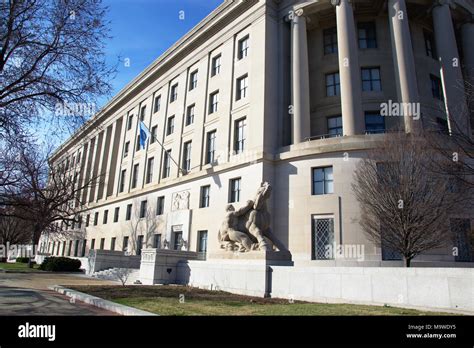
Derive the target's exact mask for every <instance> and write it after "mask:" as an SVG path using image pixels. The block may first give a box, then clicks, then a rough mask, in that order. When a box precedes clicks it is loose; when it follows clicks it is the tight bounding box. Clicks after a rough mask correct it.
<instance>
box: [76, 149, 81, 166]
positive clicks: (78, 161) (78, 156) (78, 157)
mask: <svg viewBox="0 0 474 348" xmlns="http://www.w3.org/2000/svg"><path fill="white" fill-rule="evenodd" d="M80 162H81V153H80V152H79V153H78V154H77V162H76V163H77V164H79V163H80Z"/></svg>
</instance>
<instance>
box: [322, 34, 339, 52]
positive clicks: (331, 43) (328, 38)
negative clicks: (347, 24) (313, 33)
mask: <svg viewBox="0 0 474 348" xmlns="http://www.w3.org/2000/svg"><path fill="white" fill-rule="evenodd" d="M323 37H324V38H323V40H324V54H331V53H337V28H336V27H334V28H328V29H324V30H323Z"/></svg>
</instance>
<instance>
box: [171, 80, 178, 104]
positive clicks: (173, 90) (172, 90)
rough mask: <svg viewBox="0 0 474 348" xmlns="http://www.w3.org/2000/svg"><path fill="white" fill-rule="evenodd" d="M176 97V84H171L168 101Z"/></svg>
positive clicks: (172, 100)
mask: <svg viewBox="0 0 474 348" xmlns="http://www.w3.org/2000/svg"><path fill="white" fill-rule="evenodd" d="M176 99H178V84H174V85H173V86H171V93H170V103H172V102H174V101H175V100H176Z"/></svg>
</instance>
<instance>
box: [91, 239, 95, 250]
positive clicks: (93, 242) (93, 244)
mask: <svg viewBox="0 0 474 348" xmlns="http://www.w3.org/2000/svg"><path fill="white" fill-rule="evenodd" d="M94 248H95V239H92V240H91V250H94Z"/></svg>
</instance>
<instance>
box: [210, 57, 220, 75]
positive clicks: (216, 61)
mask: <svg viewBox="0 0 474 348" xmlns="http://www.w3.org/2000/svg"><path fill="white" fill-rule="evenodd" d="M220 72H221V55H218V56H216V57H214V58H212V67H211V76H215V75H218V74H219V73H220Z"/></svg>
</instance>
